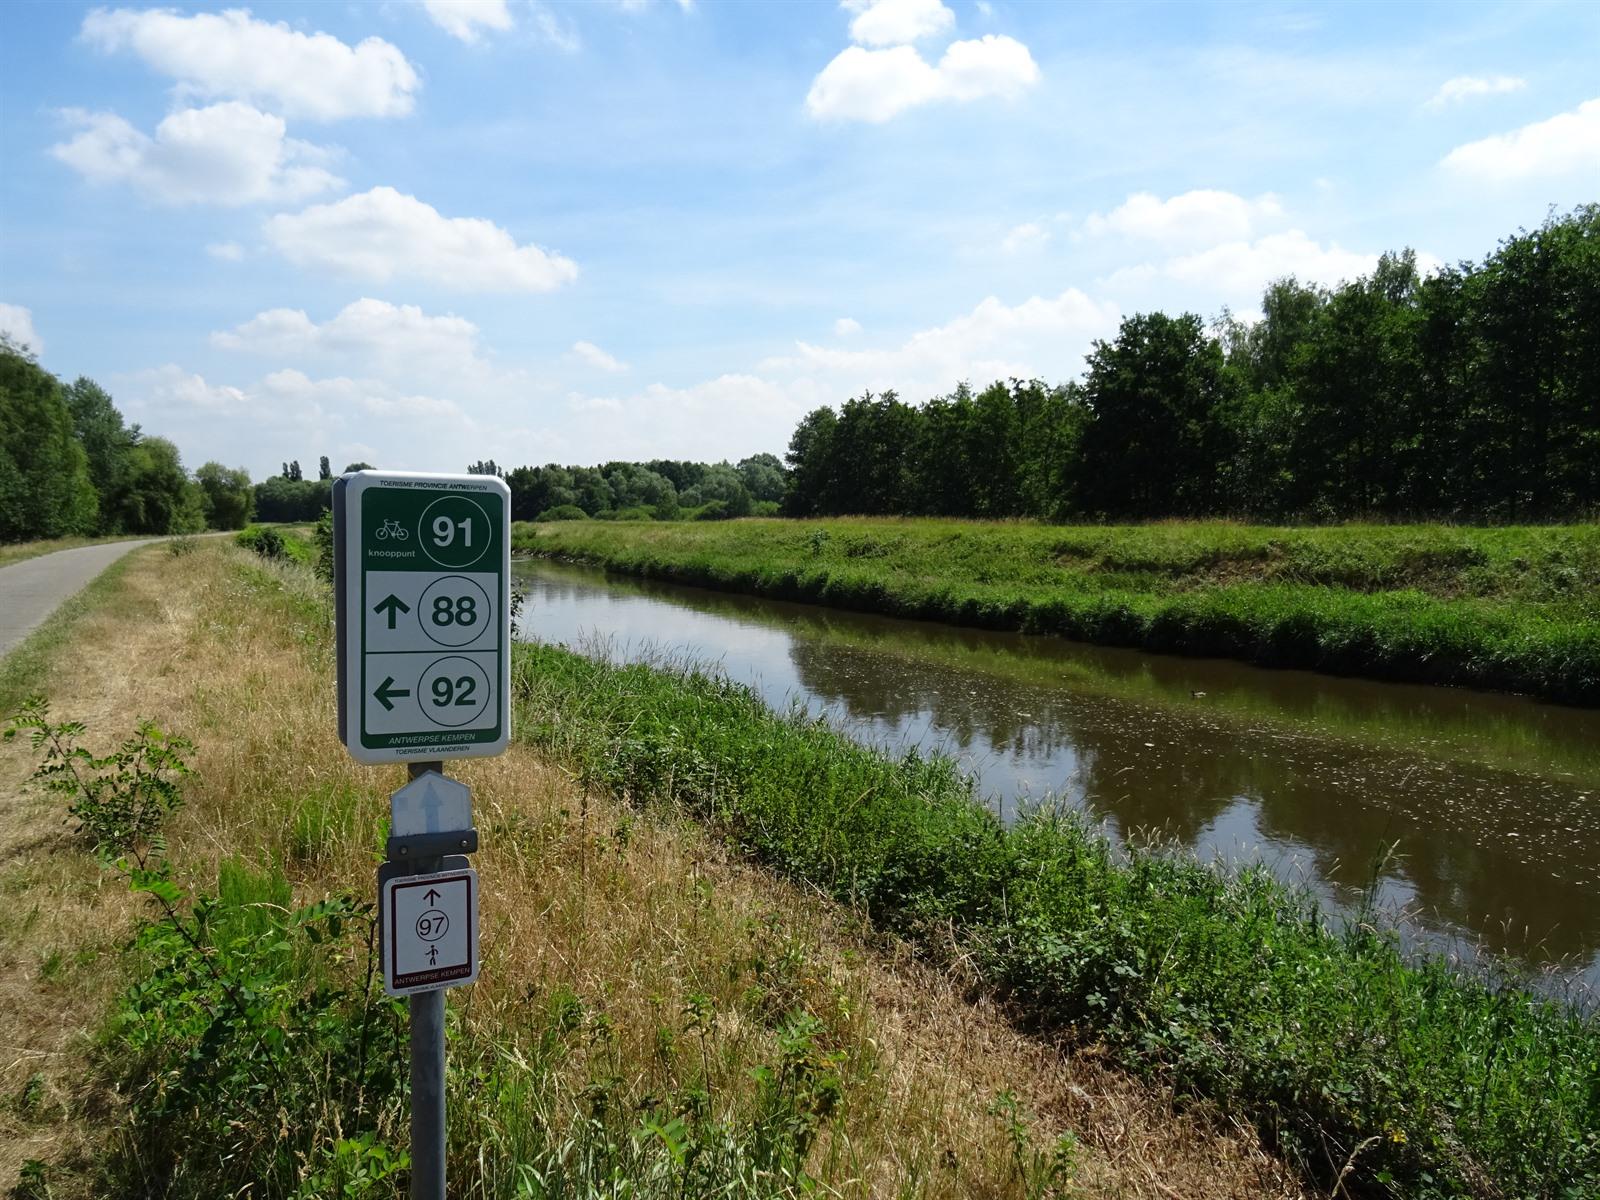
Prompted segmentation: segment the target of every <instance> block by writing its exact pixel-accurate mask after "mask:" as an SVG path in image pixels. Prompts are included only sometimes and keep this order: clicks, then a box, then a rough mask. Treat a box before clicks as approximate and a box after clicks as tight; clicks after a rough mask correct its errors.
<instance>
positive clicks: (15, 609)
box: [0, 538, 164, 658]
mask: <svg viewBox="0 0 1600 1200" xmlns="http://www.w3.org/2000/svg"><path fill="white" fill-rule="evenodd" d="M163 540H164V539H162V538H140V539H139V540H138V541H132V542H105V543H102V544H101V545H98V546H79V547H77V548H76V549H74V550H57V551H56V552H55V553H53V554H41V555H39V556H38V557H37V558H26V559H23V560H22V561H21V562H19V563H12V564H11V565H10V566H9V567H0V658H4V657H5V656H6V655H7V654H10V653H11V651H13V650H15V649H16V648H17V646H18V644H19V643H20V642H21V641H22V639H23V638H25V637H27V636H28V635H29V634H30V633H32V632H33V631H34V630H35V629H37V628H38V627H39V626H40V625H41V624H43V622H44V619H45V618H46V617H48V616H49V615H50V614H51V613H53V612H55V610H56V609H58V608H60V607H61V605H62V604H63V603H64V602H66V601H67V600H70V599H71V598H72V597H73V596H76V595H77V594H78V593H79V592H81V591H82V590H83V589H84V588H86V587H88V586H89V584H90V583H92V582H93V581H94V579H95V577H96V576H98V575H99V574H100V572H102V571H104V570H105V569H106V568H107V567H109V566H110V565H111V564H112V563H114V562H116V561H117V559H119V558H121V557H122V556H123V555H124V554H126V553H128V551H130V550H137V549H138V548H139V547H140V546H148V545H149V544H150V543H151V542H159V541H163Z"/></svg>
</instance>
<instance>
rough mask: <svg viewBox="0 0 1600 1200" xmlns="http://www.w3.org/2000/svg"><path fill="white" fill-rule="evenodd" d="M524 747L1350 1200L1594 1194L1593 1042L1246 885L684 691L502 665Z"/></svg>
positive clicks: (919, 764)
mask: <svg viewBox="0 0 1600 1200" xmlns="http://www.w3.org/2000/svg"><path fill="white" fill-rule="evenodd" d="M515 686H516V690H517V703H518V731H519V736H520V737H521V738H523V739H525V740H527V741H529V742H531V743H533V744H535V745H537V746H539V747H541V748H543V749H544V750H546V751H548V752H552V753H554V754H556V755H557V756H559V757H560V758H562V759H563V760H565V761H566V762H567V763H568V764H569V765H570V766H571V768H572V769H574V770H575V771H577V772H578V773H579V774H581V776H582V777H583V779H584V781H585V782H586V783H587V784H589V785H592V786H598V787H604V788H607V789H609V790H611V791H613V792H616V793H618V794H621V795H625V796H629V797H633V798H635V799H637V800H640V801H659V802H665V803H668V804H671V805H674V806H679V807H681V808H682V809H684V810H687V811H688V812H690V813H692V814H694V815H696V816H698V817H700V818H702V819H704V820H706V821H708V822H710V823H711V824H712V825H713V826H714V827H716V828H717V829H719V830H720V831H721V832H722V833H723V834H724V835H725V836H726V837H727V838H728V839H729V840H730V841H731V842H732V843H733V844H734V845H736V846H737V847H739V848H740V849H742V850H743V851H744V852H746V853H748V854H750V855H751V856H753V857H754V858H756V859H758V860H760V861H762V862H765V863H767V864H769V865H771V866H773V867H776V868H778V869H779V870H781V871H783V872H785V873H787V874H789V875H791V876H793V877H795V878H797V879H801V880H804V881H807V882H809V883H811V884H814V885H816V886H817V887H819V888H822V889H824V890H825V891H827V892H828V893H830V894H831V895H833V896H835V897H837V898H838V899H839V900H841V901H844V902H846V903H849V904H852V905H856V906H859V907H860V908H861V909H862V910H864V911H865V912H866V913H867V914H868V915H869V916H870V917H871V918H872V919H873V920H874V921H876V922H877V923H878V924H879V925H880V926H881V927H883V928H885V929H887V930H890V931H893V932H895V933H897V934H900V935H902V936H905V937H907V938H909V939H911V940H912V941H913V942H915V943H917V944H918V945H920V946H921V947H922V948H923V949H924V950H925V951H926V952H927V953H928V954H929V955H930V956H932V957H934V958H950V957H955V956H960V957H962V958H963V959H965V960H966V961H968V962H970V963H971V964H973V965H975V967H976V968H977V970H978V971H979V972H980V974H981V975H982V977H983V978H984V979H985V980H986V981H987V983H988V984H989V985H990V986H992V987H994V988H995V989H997V990H998V991H1000V992H1002V993H1004V994H1006V995H1007V996H1009V997H1010V999H1011V1001H1012V1003H1013V1004H1014V1005H1015V1009H1016V1012H1017V1014H1018V1017H1019V1019H1020V1020H1022V1021H1024V1022H1025V1023H1036V1024H1038V1025H1040V1026H1044V1027H1049V1028H1053V1029H1070V1030H1074V1031H1077V1032H1078V1033H1079V1034H1080V1035H1082V1036H1086V1037H1089V1038H1092V1039H1098V1040H1101V1041H1103V1042H1104V1043H1106V1044H1107V1045H1108V1046H1110V1047H1111V1048H1112V1049H1113V1050H1114V1051H1115V1053H1116V1054H1117V1055H1118V1056H1119V1057H1120V1058H1121V1059H1122V1060H1123V1061H1124V1062H1126V1063H1127V1064H1129V1065H1131V1066H1133V1067H1135V1068H1137V1069H1140V1070H1145V1071H1149V1072H1152V1073H1155V1074H1158V1075H1160V1076H1161V1077H1163V1078H1165V1079H1167V1080H1169V1081H1170V1082H1171V1083H1172V1084H1173V1085H1174V1086H1175V1087H1177V1088H1178V1089H1179V1091H1180V1092H1183V1093H1189V1094H1194V1095H1197V1096H1204V1097H1207V1098H1210V1099H1213V1100H1216V1101H1218V1102H1220V1103H1221V1104H1223V1105H1224V1106H1226V1107H1227V1108H1228V1109H1230V1110H1231V1111H1235V1112H1238V1113H1240V1114H1242V1115H1247V1116H1248V1118H1249V1119H1250V1120H1252V1121H1253V1122H1254V1123H1255V1125H1256V1126H1257V1128H1258V1129H1260V1130H1261V1132H1262V1133H1263V1134H1264V1135H1265V1136H1266V1137H1267V1138H1268V1139H1269V1141H1270V1142H1271V1143H1273V1144H1275V1145H1276V1146H1278V1147H1279V1148H1281V1150H1282V1151H1283V1152H1284V1153H1286V1154H1287V1155H1289V1156H1290V1157H1291V1158H1292V1159H1293V1160H1294V1161H1296V1162H1297V1163H1298V1164H1299V1165H1300V1167H1301V1168H1302V1169H1303V1170H1304V1171H1305V1172H1306V1173H1307V1175H1308V1176H1310V1177H1311V1178H1312V1179H1314V1180H1316V1181H1317V1182H1319V1183H1320V1184H1322V1185H1324V1186H1330V1185H1333V1184H1334V1183H1335V1180H1337V1179H1338V1178H1339V1176H1340V1175H1341V1173H1342V1172H1348V1174H1347V1175H1346V1176H1345V1180H1344V1182H1345V1186H1346V1187H1347V1188H1350V1189H1354V1191H1355V1192H1356V1193H1357V1194H1358V1193H1359V1192H1362V1191H1364V1192H1366V1193H1367V1194H1374V1195H1394V1196H1420V1197H1446V1196H1460V1195H1470V1196H1484V1197H1489V1196H1503V1195H1516V1196H1541V1197H1562V1198H1564V1200H1576V1198H1577V1197H1580V1196H1583V1197H1588V1196H1593V1195H1595V1194H1597V1193H1600V1028H1597V1027H1596V1024H1595V1022H1594V1020H1593V1018H1590V1017H1585V1016H1584V1015H1582V1014H1580V1013H1578V1012H1575V1011H1574V1010H1572V1009H1570V1008H1569V1007H1567V1006H1564V1005H1562V1004H1560V1003H1558V1002H1555V1001H1552V1000H1549V999H1545V998H1541V997H1540V996H1538V995H1536V994H1534V993H1532V992H1530V991H1527V990H1525V989H1523V988H1521V987H1519V986H1518V985H1517V983H1516V981H1514V980H1497V979H1494V978H1490V977H1486V976H1482V975H1468V974H1465V973H1463V972H1461V971H1458V970H1456V969H1454V968H1453V967H1452V966H1450V965H1449V964H1447V963H1446V962H1445V961H1443V960H1440V959H1436V958H1429V959H1423V960H1420V961H1413V960H1410V959H1408V958H1407V957H1406V956H1405V955H1403V954H1402V953H1401V951H1400V950H1399V948H1398V944H1397V939H1396V937H1395V936H1394V934H1393V933H1392V931H1389V930H1387V929H1385V928H1384V927H1382V925H1381V924H1380V923H1378V922H1377V921H1376V920H1374V919H1372V917H1371V914H1366V919H1363V920H1359V921H1356V922H1353V923H1349V924H1344V923H1341V924H1339V925H1337V926H1335V925H1333V924H1331V923H1330V922H1328V921H1326V920H1324V919H1323V917H1322V915H1321V914H1319V913H1318V912H1317V910H1316V909H1315V908H1314V907H1313V906H1312V905H1311V904H1310V903H1309V902H1308V901H1306V900H1305V899H1303V898H1300V897H1298V896H1296V895H1294V894H1291V893H1289V892H1286V891H1285V890H1284V889H1283V887H1282V886H1280V885H1279V884H1277V883H1276V882H1274V881H1273V880H1272V879H1271V878H1270V877H1269V876H1268V875H1267V874H1266V873H1265V872H1264V871H1247V872H1245V873H1243V874H1239V875H1233V876H1229V875H1225V874H1221V873H1218V872H1217V871H1214V870H1212V869H1210V868H1207V867H1204V866H1201V865H1199V864H1197V863H1196V862H1194V861H1193V860H1191V859H1188V858H1185V857H1182V856H1180V855H1177V854H1170V853H1163V852H1158V851H1149V850H1134V851H1132V852H1130V853H1127V854H1125V855H1124V854H1119V853H1114V852H1113V850H1112V849H1111V847H1110V846H1108V845H1107V843H1106V842H1105V841H1104V840H1103V839H1101V838H1099V837H1098V836H1096V835H1095V834H1094V833H1092V832H1091V831H1089V830H1087V829H1086V828H1084V827H1083V826H1082V825H1081V824H1080V823H1078V822H1077V821H1076V820H1075V819H1073V818H1071V817H1067V816H1061V815H1050V814H1047V813H1039V814H1036V815H1034V816H1032V817H1031V818H1028V819H1024V820H1023V821H1022V822H1021V823H1020V824H1019V825H1017V826H1015V827H1014V828H1012V829H1010V830H1007V829H1004V828H1002V827H1001V826H1000V825H999V824H998V822H997V821H996V820H995V819H994V818H993V817H992V816H991V815H990V814H989V813H988V812H987V811H986V810H984V809H983V808H982V807H980V806H979V805H978V804H976V803H975V802H974V797H973V794H972V785H971V783H970V781H969V780H968V779H967V778H965V777H964V776H962V775H961V774H960V773H959V772H958V771H957V770H956V768H955V767H954V766H953V765H952V764H951V763H950V762H947V761H944V760H941V759H928V758H923V757H919V756H917V755H915V754H913V755H911V756H909V757H907V758H905V759H901V760H889V759H886V758H884V757H882V756H880V755H878V754H875V753H873V752H872V751H870V750H867V749H864V748H862V747H860V746H857V745H855V744H854V743H852V742H851V741H849V740H848V739H847V738H845V737H843V736H842V735H840V734H838V733H836V732H835V731H834V730H832V729H831V728H829V727H828V726H827V725H825V724H823V723H819V722H817V721H814V720H811V719H809V718H806V717H805V716H803V715H802V714H800V713H798V712H797V713H791V714H788V715H777V714H774V713H772V712H770V711H769V710H767V709H766V708H765V707H764V706H763V705H762V704H761V702H760V701H759V699H758V698H757V697H756V696H755V695H754V694H753V693H752V692H750V691H749V690H747V689H745V688H743V687H740V686H738V685H735V684H732V683H730V682H728V681H726V680H723V679H720V678H717V677H713V676H708V675H705V674H700V673H696V672H693V671H671V670H659V669H653V668H651V667H648V666H640V665H633V666H619V665H614V664H610V663H605V662H598V661H593V660H590V659H586V658H584V657H582V656H579V655H574V654H571V653H568V652H566V651H563V650H560V649H556V648H552V647H544V646H528V647H522V648H520V649H519V651H518V653H517V657H516V659H515Z"/></svg>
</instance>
